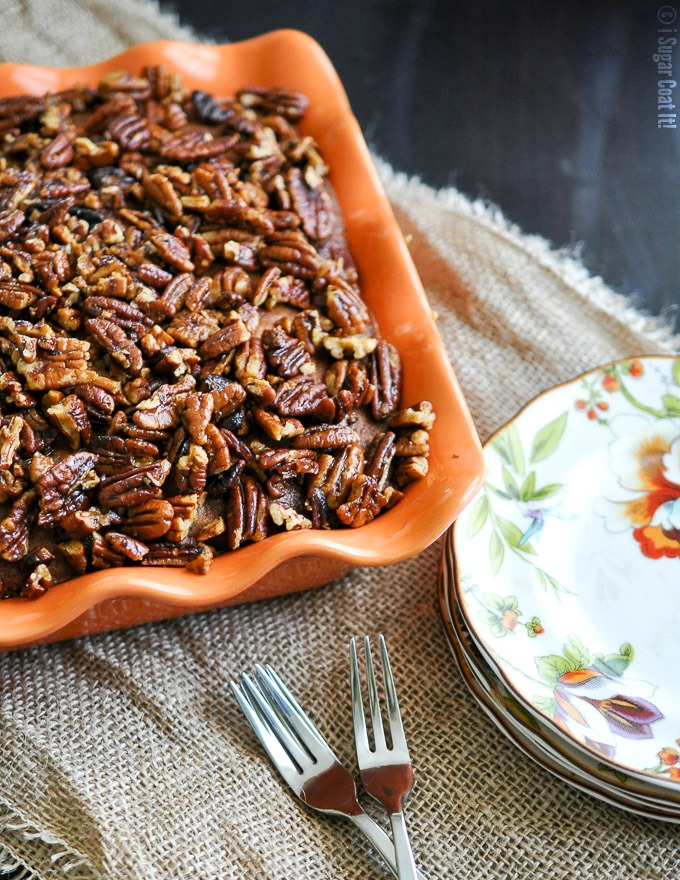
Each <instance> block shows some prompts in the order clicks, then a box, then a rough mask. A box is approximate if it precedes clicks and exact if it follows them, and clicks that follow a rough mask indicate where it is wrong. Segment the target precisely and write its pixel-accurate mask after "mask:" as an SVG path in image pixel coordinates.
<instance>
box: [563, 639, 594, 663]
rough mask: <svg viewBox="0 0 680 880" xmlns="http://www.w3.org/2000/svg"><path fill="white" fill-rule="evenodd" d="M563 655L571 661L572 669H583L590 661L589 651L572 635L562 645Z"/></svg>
mask: <svg viewBox="0 0 680 880" xmlns="http://www.w3.org/2000/svg"><path fill="white" fill-rule="evenodd" d="M564 657H565V659H566V660H568V661H569V662H570V663H571V669H572V670H574V669H583V668H584V667H585V666H587V665H588V663H590V651H588V649H587V648H586V647H585V646H584V644H583V642H582V641H581V640H580V639H577V638H575V637H574V636H572V637H571V638H570V639H569V641H568V642H567V644H566V645H565V646H564Z"/></svg>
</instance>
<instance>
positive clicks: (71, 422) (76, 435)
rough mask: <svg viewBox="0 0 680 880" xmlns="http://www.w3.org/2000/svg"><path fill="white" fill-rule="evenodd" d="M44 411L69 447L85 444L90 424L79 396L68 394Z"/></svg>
mask: <svg viewBox="0 0 680 880" xmlns="http://www.w3.org/2000/svg"><path fill="white" fill-rule="evenodd" d="M99 390H101V389H99ZM46 412H47V415H48V417H49V419H50V420H51V421H52V423H53V424H54V426H55V428H57V430H58V431H60V433H61V434H62V435H63V436H64V438H65V440H66V442H67V443H68V445H69V446H70V447H71V449H80V448H81V446H87V444H88V443H89V442H90V439H91V437H92V425H91V424H90V420H89V418H88V417H87V410H86V409H85V404H84V403H83V401H82V400H81V399H80V397H77V396H76V395H75V394H69V395H67V396H66V397H64V399H63V400H60V401H59V402H58V403H55V404H54V405H53V406H50V407H48V408H47V410H46Z"/></svg>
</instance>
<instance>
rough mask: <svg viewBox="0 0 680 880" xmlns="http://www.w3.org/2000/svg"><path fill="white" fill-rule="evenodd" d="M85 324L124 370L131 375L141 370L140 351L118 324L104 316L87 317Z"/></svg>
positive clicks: (142, 360)
mask: <svg viewBox="0 0 680 880" xmlns="http://www.w3.org/2000/svg"><path fill="white" fill-rule="evenodd" d="M85 326H86V328H87V330H88V332H89V333H90V334H91V335H92V336H93V337H94V339H95V340H96V341H97V342H98V343H99V345H101V347H102V348H103V349H105V350H106V351H107V352H108V353H109V354H110V355H111V357H112V358H113V359H114V360H116V361H118V363H119V364H120V365H121V366H122V367H123V369H124V370H126V371H127V372H129V373H131V374H132V375H133V376H136V375H138V374H139V373H140V372H141V369H142V366H143V364H144V358H143V357H142V353H141V351H140V350H139V349H138V348H137V346H136V345H135V344H134V342H133V341H132V340H131V339H130V338H129V337H128V335H127V334H126V332H125V330H123V328H122V327H121V326H120V325H119V324H115V323H114V322H113V321H109V320H107V319H106V318H88V319H87V320H86V321H85Z"/></svg>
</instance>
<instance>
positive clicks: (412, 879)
mask: <svg viewBox="0 0 680 880" xmlns="http://www.w3.org/2000/svg"><path fill="white" fill-rule="evenodd" d="M390 824H391V826H392V835H393V836H394V852H395V854H396V857H397V876H398V877H399V880H417V877H418V872H417V871H416V863H415V862H414V860H413V850H412V849H411V841H410V840H409V839H408V831H407V830H406V820H405V819H404V814H403V812H399V813H390Z"/></svg>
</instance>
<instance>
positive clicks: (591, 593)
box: [453, 356, 680, 788]
mask: <svg viewBox="0 0 680 880" xmlns="http://www.w3.org/2000/svg"><path fill="white" fill-rule="evenodd" d="M484 453H485V462H486V466H487V478H486V483H485V486H484V488H483V489H482V492H481V493H480V495H479V496H478V497H477V498H476V499H475V501H474V502H473V503H472V504H471V505H470V506H469V507H468V508H467V509H466V510H465V511H464V512H463V513H462V514H461V516H460V517H459V519H458V521H457V523H456V526H455V530H454V533H453V542H454V550H455V565H456V568H455V575H456V584H455V589H456V600H457V602H458V604H459V607H460V610H461V613H462V615H463V617H464V620H465V624H466V626H467V628H468V630H469V632H470V634H471V636H472V637H473V638H474V639H475V641H476V642H477V644H478V646H479V647H480V649H481V650H482V652H483V653H484V654H485V655H486V656H487V657H488V658H489V659H490V661H491V662H492V664H493V666H494V668H495V669H496V670H497V672H498V676H499V678H500V679H501V680H502V681H503V682H504V683H505V685H506V686H507V687H508V688H509V689H510V691H511V692H512V693H513V694H514V695H515V696H516V697H517V699H518V700H519V701H520V703H521V704H523V705H524V706H525V707H526V708H527V709H528V710H529V712H531V713H532V714H534V715H535V716H536V717H537V718H538V719H540V720H541V721H543V722H547V723H548V728H549V729H551V730H553V731H554V736H555V737H558V738H564V737H566V738H568V739H569V741H570V742H571V743H572V744H574V745H576V746H577V747H578V749H580V750H583V751H585V752H587V753H589V754H591V755H595V756H596V757H597V758H598V759H599V760H600V761H602V762H603V763H604V764H605V765H608V766H610V767H612V768H614V769H615V770H622V771H624V772H626V773H627V774H632V775H634V776H638V777H639V778H642V779H645V780H646V781H647V783H648V784H650V785H652V786H654V787H660V788H675V787H676V786H680V766H679V765H678V763H677V762H675V763H674V762H673V761H672V760H671V759H672V757H673V756H674V755H675V754H677V746H678V739H679V738H680V684H679V683H678V682H679V679H678V676H677V669H678V665H679V662H680V640H678V639H677V637H676V632H675V630H676V625H675V613H674V608H675V598H676V593H677V590H678V588H680V358H673V357H663V356H649V357H640V358H635V359H629V360H624V361H617V362H614V363H611V364H608V365H606V366H604V367H601V368H599V369H597V370H594V371H592V372H590V373H587V374H585V375H583V376H580V377H578V378H577V379H574V380H572V381H570V382H567V383H565V384H563V385H560V386H558V387H556V388H554V389H552V390H550V391H548V392H545V393H544V394H542V395H540V396H539V397H537V398H536V399H535V400H533V401H532V402H531V403H529V404H528V405H527V406H526V407H524V409H522V410H521V411H520V413H519V414H518V415H517V416H516V417H515V418H514V419H513V420H512V421H511V422H509V423H508V424H507V425H506V426H505V427H503V428H502V429H501V430H500V431H498V432H497V433H496V434H495V435H494V436H493V437H492V438H490V440H489V441H488V442H487V443H486V445H485V450H484ZM664 750H667V751H664ZM659 753H662V754H663V755H665V756H667V761H665V760H664V758H663V757H662V758H660V757H659Z"/></svg>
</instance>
